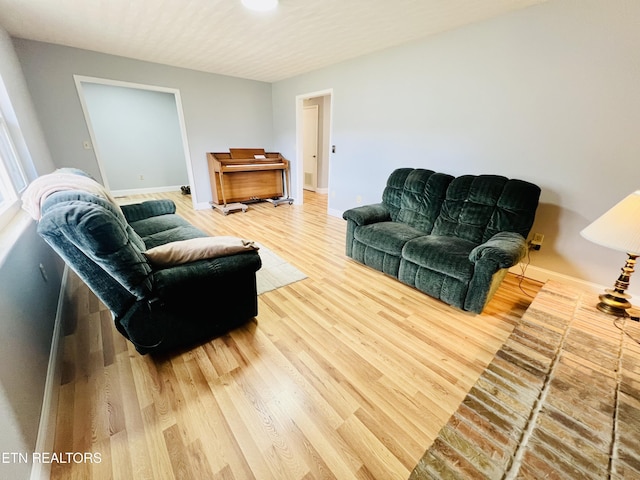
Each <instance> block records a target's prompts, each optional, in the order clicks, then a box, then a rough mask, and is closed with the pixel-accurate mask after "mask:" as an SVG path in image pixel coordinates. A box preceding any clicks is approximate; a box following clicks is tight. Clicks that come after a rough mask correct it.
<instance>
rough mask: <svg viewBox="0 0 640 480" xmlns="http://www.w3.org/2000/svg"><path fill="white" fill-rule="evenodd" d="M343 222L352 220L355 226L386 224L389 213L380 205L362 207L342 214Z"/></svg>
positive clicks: (388, 219)
mask: <svg viewBox="0 0 640 480" xmlns="http://www.w3.org/2000/svg"><path fill="white" fill-rule="evenodd" d="M342 218H344V219H345V220H352V221H353V222H355V224H356V225H368V224H371V223H378V222H388V221H390V220H391V213H390V212H389V210H388V209H387V207H385V206H384V204H382V203H374V204H372V205H363V206H361V207H355V208H352V209H350V210H347V211H346V212H344V213H343V214H342Z"/></svg>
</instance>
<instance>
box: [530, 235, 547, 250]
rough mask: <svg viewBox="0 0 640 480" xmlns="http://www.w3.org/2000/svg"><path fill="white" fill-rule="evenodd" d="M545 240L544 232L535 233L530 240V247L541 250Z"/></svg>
mask: <svg viewBox="0 0 640 480" xmlns="http://www.w3.org/2000/svg"><path fill="white" fill-rule="evenodd" d="M543 240H544V235H543V234H542V233H534V234H533V238H532V239H531V240H530V241H529V247H530V248H532V249H534V250H540V247H542V242H543Z"/></svg>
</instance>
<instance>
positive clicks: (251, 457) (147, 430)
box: [51, 192, 540, 480]
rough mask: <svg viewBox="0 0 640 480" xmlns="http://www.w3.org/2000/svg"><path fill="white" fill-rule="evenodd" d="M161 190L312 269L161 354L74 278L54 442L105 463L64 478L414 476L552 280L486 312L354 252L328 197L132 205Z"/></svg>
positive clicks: (502, 299) (510, 288) (183, 206)
mask: <svg viewBox="0 0 640 480" xmlns="http://www.w3.org/2000/svg"><path fill="white" fill-rule="evenodd" d="M160 197H163V198H171V199H172V200H174V201H175V202H176V204H177V208H178V213H179V214H181V215H182V216H184V217H185V218H186V219H187V220H189V221H190V222H192V223H193V224H194V225H196V226H197V227H199V228H201V229H202V230H204V231H206V232H207V233H209V234H211V235H234V236H239V237H243V238H247V239H251V240H256V241H258V242H260V243H261V244H263V245H265V246H266V247H267V248H269V249H270V250H272V251H274V253H276V254H277V255H279V256H281V257H282V258H284V259H285V260H287V261H288V262H290V263H291V264H293V265H294V266H295V267H297V268H298V269H299V270H301V271H302V272H304V273H305V274H306V275H307V278H306V279H304V280H301V281H299V282H297V283H294V284H291V285H288V286H286V287H282V288H279V289H277V290H273V291H270V292H266V293H264V294H262V295H261V296H260V297H259V298H258V311H259V314H258V316H257V318H256V319H255V320H252V321H250V322H248V323H247V324H245V325H243V326H241V327H240V328H238V329H236V330H234V331H233V332H230V333H229V334H227V335H224V336H222V337H219V338H216V339H213V340H211V341H210V342H208V343H206V344H204V345H202V346H199V347H196V348H194V349H192V350H191V351H188V352H183V353H181V354H178V355H169V356H163V357H152V356H140V355H139V354H138V353H137V352H136V351H135V349H134V348H133V347H132V346H131V344H129V343H127V342H126V341H125V340H124V338H123V337H122V336H121V335H120V334H118V332H117V331H116V330H115V329H114V327H113V323H112V320H111V316H110V313H109V312H108V311H107V310H106V309H105V307H104V305H102V304H101V303H100V302H99V301H98V300H97V299H96V298H95V296H94V295H93V294H91V293H90V292H88V290H87V289H86V287H85V286H84V285H83V284H82V282H80V281H78V279H77V277H75V276H73V275H71V276H70V282H69V289H68V291H67V292H66V297H68V298H69V299H70V301H72V302H74V303H73V305H72V306H73V308H69V309H68V310H69V311H70V312H73V313H72V314H70V316H71V317H73V318H68V319H65V328H64V332H65V337H64V341H63V345H62V348H63V369H62V376H61V377H62V378H61V388H60V394H59V395H60V399H59V403H58V418H57V422H56V429H57V430H56V436H55V446H54V448H55V451H81V452H94V453H100V454H101V456H102V459H103V461H102V463H100V464H93V465H90V464H86V463H81V464H73V463H71V464H64V465H63V464H54V465H52V471H51V478H52V479H68V478H83V479H88V480H95V479H98V478H113V479H131V478H133V479H136V480H137V479H139V478H152V479H163V480H164V479H166V480H174V479H182V478H189V479H233V480H245V479H251V478H255V479H259V480H268V479H274V480H275V479H278V480H280V479H284V478H286V479H291V480H303V479H304V480H311V479H325V478H326V479H339V480H349V479H384V480H388V479H404V478H407V476H408V475H409V473H410V472H411V470H412V468H413V466H414V465H415V463H417V461H418V460H419V459H420V457H421V456H422V454H423V453H424V451H425V450H426V449H427V447H429V445H430V444H431V442H432V441H433V440H434V439H435V438H436V436H437V434H438V432H439V430H440V428H441V427H442V426H443V425H444V424H445V423H446V422H447V420H448V419H449V417H450V415H451V414H452V413H453V412H455V411H456V409H457V408H458V405H459V404H460V402H461V401H462V399H463V398H464V397H465V395H466V393H467V392H468V390H469V389H470V388H471V386H472V385H473V384H474V383H475V381H476V380H477V378H478V377H479V375H480V373H481V372H482V371H483V369H484V368H485V366H486V365H487V364H488V363H489V362H490V361H491V359H492V358H493V355H494V353H495V352H496V351H497V350H498V349H499V348H500V346H501V345H502V343H503V342H504V340H505V339H506V338H507V337H508V336H509V334H510V333H511V331H512V330H513V327H514V325H515V323H516V321H517V320H518V319H519V318H520V317H521V315H522V314H523V312H524V310H525V309H526V308H527V306H528V304H529V303H530V302H531V296H530V295H535V293H536V292H537V290H538V289H539V288H540V285H539V284H538V283H536V282H531V281H529V280H526V279H525V280H522V281H521V280H519V279H518V278H517V277H515V276H513V275H508V276H507V278H506V279H505V282H503V285H502V286H501V287H500V288H499V289H498V292H497V293H496V296H495V297H494V299H493V300H492V301H491V302H490V303H489V305H488V306H487V308H486V309H485V312H484V313H482V314H481V315H472V314H469V313H465V312H461V311H459V310H457V309H454V308H451V307H449V306H447V305H445V304H443V303H441V302H439V301H438V300H435V299H432V298H430V297H427V296H425V295H423V294H422V293H420V292H418V291H417V290H415V289H413V288H410V287H408V286H406V285H403V284H401V283H400V282H398V281H396V280H394V279H392V278H390V277H388V276H385V275H383V274H381V273H380V272H377V271H375V270H373V269H370V268H367V267H364V266H362V265H360V264H358V263H356V262H354V261H352V260H350V259H349V258H348V257H346V256H345V253H344V252H345V248H344V239H345V231H346V224H345V221H344V220H342V219H340V218H336V217H331V216H329V215H327V213H326V212H327V203H326V197H325V196H322V195H318V194H315V193H311V192H306V193H305V203H304V205H291V206H289V205H281V206H279V207H277V208H275V207H273V205H272V204H269V203H259V204H252V205H250V207H249V210H248V211H247V212H246V213H233V214H230V215H227V216H224V215H221V214H220V213H219V212H217V211H214V210H213V209H211V210H198V211H196V210H193V208H192V205H191V197H190V196H184V195H180V194H179V193H178V192H176V193H167V194H149V195H138V196H134V197H129V198H127V199H123V200H124V201H127V202H135V201H144V200H148V199H155V198H160ZM523 290H524V291H523ZM525 292H526V293H525ZM228 301H233V300H232V299H228Z"/></svg>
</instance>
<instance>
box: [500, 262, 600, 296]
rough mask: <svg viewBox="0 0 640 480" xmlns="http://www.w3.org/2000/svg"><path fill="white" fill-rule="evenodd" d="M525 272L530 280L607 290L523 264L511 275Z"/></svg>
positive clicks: (568, 276) (514, 269)
mask: <svg viewBox="0 0 640 480" xmlns="http://www.w3.org/2000/svg"><path fill="white" fill-rule="evenodd" d="M523 268H524V269H525V271H524V277H526V278H529V279H531V280H536V281H538V282H543V283H544V282H547V281H549V280H554V281H557V282H561V283H567V284H570V285H574V286H577V287H580V288H586V289H589V290H595V291H602V290H604V289H605V288H609V287H604V286H603V285H598V284H597V283H593V282H588V281H586V280H581V279H579V278H576V277H572V276H570V275H565V274H563V273H558V272H554V271H553V270H547V269H546V268H540V267H536V266H534V265H527V266H526V267H525V266H524V265H523V264H518V265H516V266H514V267H511V268H510V269H509V272H510V273H513V274H515V275H523V273H522V269H523Z"/></svg>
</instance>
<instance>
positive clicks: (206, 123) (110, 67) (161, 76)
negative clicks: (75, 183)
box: [13, 39, 273, 207]
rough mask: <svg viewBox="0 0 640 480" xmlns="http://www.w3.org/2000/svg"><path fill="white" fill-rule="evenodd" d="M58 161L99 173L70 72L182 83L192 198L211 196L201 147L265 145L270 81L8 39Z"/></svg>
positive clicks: (268, 145) (157, 83)
mask: <svg viewBox="0 0 640 480" xmlns="http://www.w3.org/2000/svg"><path fill="white" fill-rule="evenodd" d="M13 42H14V45H15V49H16V52H17V54H18V57H19V59H20V63H21V64H22V68H23V70H24V75H25V77H26V79H27V84H28V86H29V91H30V92H31V96H32V97H33V102H34V104H35V107H36V110H37V113H38V118H39V119H40V121H41V124H42V128H43V131H44V133H45V136H46V138H47V143H48V144H49V148H50V150H51V154H52V156H53V159H54V162H55V164H56V166H73V167H78V168H82V169H84V170H86V171H87V172H88V173H90V174H91V175H93V176H94V177H96V178H98V179H100V178H101V177H100V172H99V170H98V165H97V162H96V158H95V155H94V153H93V151H91V150H84V149H83V141H84V140H86V139H88V138H89V132H88V130H87V126H86V123H85V120H84V116H83V114H82V109H81V106H80V100H79V98H78V94H77V92H76V88H75V84H74V79H73V75H74V74H76V75H83V76H91V77H98V78H106V79H111V80H118V81H124V82H131V83H139V84H143V85H155V86H160V87H167V88H173V89H177V90H179V91H180V97H181V100H182V107H183V112H184V119H185V124H186V129H187V137H188V142H189V151H190V154H191V164H192V167H193V175H194V185H192V193H194V194H196V195H197V202H198V203H200V204H203V206H204V207H207V206H208V202H209V201H210V200H211V199H212V196H211V186H210V183H209V169H208V165H207V160H206V152H211V151H214V152H215V151H228V149H229V148H234V147H258V148H265V149H267V150H271V149H272V147H273V145H272V143H271V140H272V109H271V84H269V83H264V82H257V81H253V80H243V79H239V78H233V77H227V76H223V75H213V74H209V73H203V72H197V71H195V70H187V69H183V68H176V67H168V66H165V65H159V64H155V63H149V62H141V61H138V60H133V59H129V58H124V57H117V56H113V55H105V54H100V53H96V52H91V51H87V50H81V49H76V48H69V47H64V46H60V45H53V44H48V43H41V42H33V41H29V40H22V39H13Z"/></svg>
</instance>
